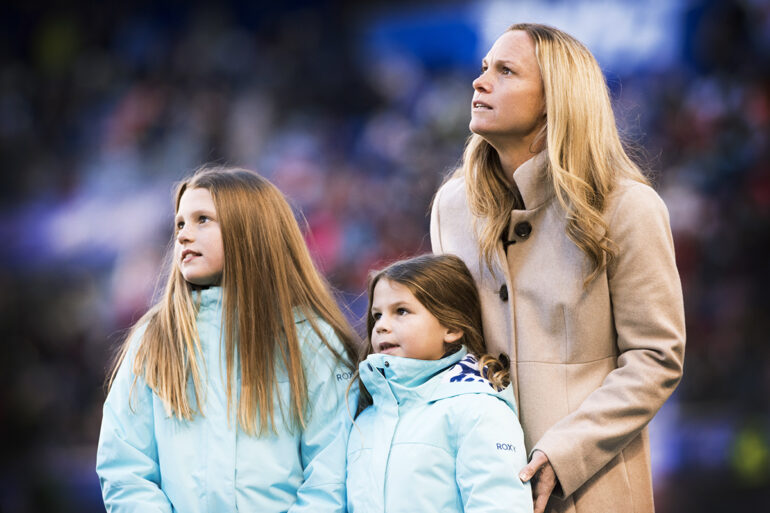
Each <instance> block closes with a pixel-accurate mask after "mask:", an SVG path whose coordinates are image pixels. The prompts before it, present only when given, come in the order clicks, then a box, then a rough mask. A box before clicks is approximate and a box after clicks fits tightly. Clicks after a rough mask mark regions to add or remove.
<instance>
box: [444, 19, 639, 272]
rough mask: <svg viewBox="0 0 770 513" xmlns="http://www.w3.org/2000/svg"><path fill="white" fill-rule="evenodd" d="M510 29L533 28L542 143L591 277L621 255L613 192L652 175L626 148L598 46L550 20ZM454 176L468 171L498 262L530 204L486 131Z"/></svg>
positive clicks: (490, 257)
mask: <svg viewBox="0 0 770 513" xmlns="http://www.w3.org/2000/svg"><path fill="white" fill-rule="evenodd" d="M508 30H509V31H513V30H521V31H523V32H526V33H527V34H528V35H529V37H530V38H531V39H532V41H533V42H534V45H535V57H536V58H537V62H538V65H539V67H540V74H541V77H542V80H543V93H544V97H545V109H546V120H545V125H544V126H543V128H542V131H541V132H540V134H539V135H538V139H537V143H538V144H541V143H542V142H545V151H546V152H547V164H546V165H547V170H548V176H549V177H550V182H551V183H550V186H551V187H552V188H553V190H554V193H555V196H556V198H557V200H558V201H559V203H560V205H561V207H562V208H563V209H564V211H565V215H566V218H567V228H566V232H567V236H568V237H569V238H570V239H571V240H572V241H573V242H574V243H575V244H576V245H577V246H578V247H579V248H580V249H581V251H583V253H584V254H585V255H586V256H587V257H588V259H589V262H590V264H591V265H590V272H589V275H588V276H587V278H586V280H585V284H588V283H590V282H591V281H592V280H593V279H594V278H595V277H596V276H598V274H599V273H600V272H601V271H602V270H603V269H604V268H606V266H607V265H608V264H609V263H610V261H611V260H612V259H613V258H614V256H615V248H614V245H613V243H612V241H611V240H610V239H609V237H608V236H607V223H606V221H605V220H604V218H603V212H604V206H605V201H606V199H607V195H608V194H609V193H610V192H611V191H612V189H613V187H614V186H615V184H616V183H617V181H618V179H619V178H622V177H625V178H629V179H631V180H634V181H637V182H641V183H648V181H647V179H646V178H645V177H644V175H643V174H642V172H641V171H640V170H639V168H638V167H637V165H636V164H634V162H633V161H632V160H631V159H630V158H629V156H628V155H627V153H626V151H625V149H624V148H623V144H622V142H621V140H620V136H619V134H618V130H617V127H616V124H615V116H614V114H613V111H612V105H611V103H610V97H609V92H608V90H607V85H606V83H605V80H604V75H603V74H602V71H601V69H600V67H599V64H598V63H597V62H596V59H595V58H594V56H593V55H592V54H591V52H590V51H589V50H588V49H587V48H586V47H585V46H584V45H583V44H582V43H581V42H580V41H578V40H577V39H575V38H573V37H572V36H570V35H569V34H567V33H565V32H562V31H561V30H558V29H556V28H553V27H550V26H547V25H539V24H534V23H520V24H517V25H512V26H511V27H509V29H508ZM454 176H458V177H464V178H465V187H466V193H467V197H468V203H469V205H470V209H471V212H472V213H473V214H474V216H475V218H476V221H477V222H476V227H477V229H478V230H479V241H480V254H481V256H482V257H483V258H484V260H485V261H486V263H487V266H488V267H489V268H490V269H492V268H493V261H494V258H495V254H496V248H497V245H498V244H499V242H500V237H501V234H503V233H504V232H505V230H506V229H507V228H508V224H509V222H510V213H511V210H514V209H521V208H524V205H522V204H521V199H520V196H519V194H518V191H517V190H516V189H515V187H514V188H512V187H511V185H510V184H509V181H508V179H507V178H506V177H505V173H504V172H503V169H502V166H501V164H500V159H499V157H498V154H497V151H496V150H495V149H494V148H493V147H492V145H491V144H489V142H487V141H486V140H485V139H484V138H483V137H482V136H480V135H478V134H473V135H471V136H470V137H469V139H468V142H467V143H466V146H465V151H464V152H463V162H462V166H461V167H460V168H458V169H457V170H456V171H455V173H454ZM479 221H483V222H481V223H479Z"/></svg>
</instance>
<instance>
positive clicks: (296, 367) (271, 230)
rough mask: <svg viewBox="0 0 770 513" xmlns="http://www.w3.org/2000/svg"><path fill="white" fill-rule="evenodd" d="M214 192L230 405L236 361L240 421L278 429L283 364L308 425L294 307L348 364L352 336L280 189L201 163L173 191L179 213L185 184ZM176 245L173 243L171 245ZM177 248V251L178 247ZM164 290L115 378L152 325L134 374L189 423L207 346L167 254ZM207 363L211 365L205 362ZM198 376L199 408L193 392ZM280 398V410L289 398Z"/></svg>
mask: <svg viewBox="0 0 770 513" xmlns="http://www.w3.org/2000/svg"><path fill="white" fill-rule="evenodd" d="M196 188H202V189H206V190H208V191H209V192H210V193H211V196H212V198H213V201H214V206H215V208H216V212H217V216H218V218H219V224H220V229H221V231H222V245H223V251H224V265H223V271H222V280H221V285H222V289H223V302H222V311H223V340H224V344H225V358H226V365H227V383H226V391H227V403H228V411H229V410H230V408H231V407H232V406H233V403H234V398H235V397H236V395H235V391H234V390H233V388H234V386H233V382H234V381H235V375H234V372H235V365H236V361H237V362H238V364H239V366H240V368H239V370H240V377H241V384H240V389H239V390H238V395H237V397H238V405H237V420H238V424H239V425H240V427H241V428H242V429H243V430H244V431H245V432H246V433H248V434H250V435H255V434H263V433H265V431H266V430H267V429H268V428H270V429H272V430H273V431H275V411H274V403H275V401H274V396H275V394H276V393H277V387H276V379H277V372H278V368H279V366H280V365H282V366H283V368H285V369H286V371H287V374H288V379H289V383H290V394H289V395H290V397H289V398H288V403H289V405H288V406H289V415H290V416H289V419H286V420H287V421H288V425H289V426H291V427H292V428H294V427H302V428H304V427H305V425H306V421H307V415H308V404H307V381H306V378H305V372H304V369H303V366H302V354H301V349H300V341H299V339H298V336H297V331H296V329H295V321H294V316H295V312H296V313H298V314H301V315H302V316H304V317H305V318H306V319H307V320H308V321H309V322H310V325H311V326H312V329H313V331H314V332H315V334H316V335H318V337H319V338H320V339H321V340H322V341H323V343H324V344H325V345H326V346H327V347H328V348H329V350H330V351H332V353H333V354H334V355H335V356H336V357H337V358H338V359H339V360H340V361H342V362H344V363H345V364H346V365H348V366H349V367H351V368H352V365H351V364H352V360H353V358H354V355H355V354H356V351H357V348H356V346H357V344H356V337H355V335H354V334H353V331H352V330H351V328H350V326H349V325H348V323H347V321H346V320H345V317H344V316H343V314H342V312H341V311H340V309H339V307H338V306H337V303H336V302H335V300H334V297H333V295H332V293H331V289H330V287H329V285H328V284H327V283H326V281H325V280H324V279H323V277H322V276H321V275H320V273H319V272H318V270H317V269H316V267H315V265H314V264H313V261H312V259H311V257H310V253H309V252H308V249H307V246H306V245H305V241H304V239H303V236H302V233H301V230H300V228H299V226H298V224H297V221H296V220H295V218H294V215H293V213H292V210H291V208H290V207H289V205H288V203H287V202H286V199H285V198H284V197H283V195H282V194H281V192H280V191H279V190H278V189H277V188H276V187H275V186H273V184H271V183H270V182H269V181H268V180H266V179H265V178H263V177H261V176H259V175H258V174H257V173H254V172H253V171H249V170H245V169H238V168H221V167H205V168H202V169H200V170H198V171H197V172H195V174H193V175H192V176H191V177H189V178H187V179H185V180H183V181H182V182H181V183H179V184H178V186H177V188H176V194H175V196H174V211H175V212H176V211H177V210H178V209H179V202H180V200H181V198H182V195H183V194H184V193H185V191H186V190H188V189H196ZM172 245H173V243H172ZM172 254H173V253H172ZM169 260H170V269H169V273H168V280H167V282H166V286H165V291H164V294H163V296H162V298H161V300H160V301H159V302H158V303H157V304H155V305H154V306H153V307H152V308H151V309H150V310H149V311H148V312H147V313H146V314H145V315H144V316H143V317H142V318H141V319H140V320H139V321H138V322H137V323H136V325H135V326H134V328H133V329H132V330H131V333H130V334H129V336H128V337H127V339H126V341H125V343H124V344H123V348H122V351H121V353H120V355H119V357H118V360H117V362H116V365H115V367H114V370H113V372H112V377H111V379H110V384H111V383H112V381H113V380H114V378H115V374H116V373H117V371H118V368H119V366H120V364H121V362H122V361H123V359H125V357H126V354H127V352H128V349H129V343H130V341H131V339H132V338H133V334H134V332H136V331H137V330H139V329H140V328H141V327H142V326H144V325H146V326H147V327H146V330H145V332H144V334H143V336H142V340H141V343H140V345H139V347H138V350H137V352H136V357H135V359H134V363H133V369H132V370H133V373H134V375H135V381H134V384H136V377H139V376H141V377H142V378H144V380H145V382H146V383H147V385H148V386H149V387H150V388H151V389H152V390H153V392H155V394H157V396H158V397H159V398H160V399H161V400H162V401H163V405H164V407H165V408H166V412H167V414H168V415H170V416H171V415H173V416H176V417H177V418H179V419H184V420H188V421H189V420H192V418H193V417H194V415H195V414H196V412H197V413H200V414H203V408H202V406H203V404H204V398H203V396H202V390H203V385H202V377H201V368H200V364H199V361H200V362H202V361H203V359H202V358H201V346H200V339H199V335H198V330H197V326H196V315H197V311H198V307H199V305H198V304H196V303H195V301H194V298H193V294H192V291H193V290H194V289H196V288H198V287H195V286H194V285H191V284H190V283H188V282H187V281H186V280H185V279H184V277H183V276H182V273H181V271H180V269H179V265H178V262H175V261H174V259H173V258H170V259H169ZM319 319H320V320H323V321H325V322H326V323H328V324H329V325H330V326H331V328H332V329H333V330H334V333H335V335H336V336H337V337H338V338H339V340H340V342H341V343H342V346H343V348H344V351H343V353H342V354H340V353H338V352H337V351H336V350H335V349H334V347H333V346H332V345H331V343H330V341H329V340H327V338H326V336H325V335H324V333H323V331H322V329H321V328H320V326H319ZM204 365H205V363H204ZM190 379H191V380H192V389H193V392H194V396H195V405H194V406H193V405H192V404H190V400H189V399H188V380H190ZM284 400H286V398H281V402H278V404H279V408H280V410H281V414H282V415H283V414H284V411H283V408H284V405H283V402H282V401H284Z"/></svg>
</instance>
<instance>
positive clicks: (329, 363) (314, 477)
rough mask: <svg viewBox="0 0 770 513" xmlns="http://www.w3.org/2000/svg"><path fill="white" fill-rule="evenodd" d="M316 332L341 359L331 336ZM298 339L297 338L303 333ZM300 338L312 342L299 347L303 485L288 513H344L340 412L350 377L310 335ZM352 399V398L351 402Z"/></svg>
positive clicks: (343, 414) (344, 428) (344, 430)
mask: <svg viewBox="0 0 770 513" xmlns="http://www.w3.org/2000/svg"><path fill="white" fill-rule="evenodd" d="M308 326H309V323H308ZM321 326H322V327H323V328H324V335H325V336H326V339H327V340H328V341H329V343H330V344H332V345H333V346H334V347H335V349H336V350H337V351H338V352H339V353H340V354H343V351H344V350H343V348H342V345H341V344H340V343H339V340H338V339H337V336H336V334H334V332H333V330H332V329H331V328H329V327H328V326H327V325H325V324H321ZM298 335H300V336H302V332H301V331H300V332H299V333H298ZM305 337H311V340H307V341H306V342H305V343H304V344H303V346H304V347H303V352H304V354H303V359H304V361H305V362H306V365H305V369H306V379H307V385H308V405H309V408H310V409H309V412H310V415H309V419H308V422H307V425H306V427H305V429H304V431H303V433H302V437H301V444H300V450H301V455H302V466H303V467H304V482H303V483H302V484H301V485H300V487H299V488H298V489H297V501H296V502H295V503H294V505H293V506H292V507H291V508H290V509H289V512H290V513H311V512H312V513H327V512H328V513H332V512H334V513H345V511H346V509H347V504H346V489H345V459H346V454H347V439H348V433H349V431H350V426H351V422H350V421H349V416H348V414H347V411H346V409H345V392H346V390H347V386H348V383H349V382H350V377H351V371H350V369H348V368H347V366H346V365H345V364H343V363H342V362H340V361H338V360H337V358H336V357H335V356H334V355H333V354H332V352H331V351H330V350H329V349H328V348H327V347H326V346H325V345H324V344H323V343H322V342H321V341H320V340H319V339H318V336H317V335H316V334H315V332H313V331H312V330H308V331H307V332H306V334H305ZM354 399H355V397H354V394H352V393H351V399H350V401H353V400H354ZM351 404H353V403H351ZM351 407H352V406H351Z"/></svg>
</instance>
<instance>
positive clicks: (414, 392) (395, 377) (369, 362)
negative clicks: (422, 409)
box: [358, 347, 468, 403]
mask: <svg viewBox="0 0 770 513" xmlns="http://www.w3.org/2000/svg"><path fill="white" fill-rule="evenodd" d="M466 354H468V351H467V350H466V349H465V347H463V348H461V349H460V350H459V351H457V352H456V353H453V354H451V355H449V356H445V357H444V358H441V359H440V360H416V359H414V358H403V357H399V356H390V355H386V354H381V353H375V354H370V355H369V356H368V357H367V358H366V360H364V361H363V362H361V364H360V365H359V366H358V372H359V374H360V376H361V381H362V382H363V384H364V386H365V387H366V389H367V390H368V391H369V393H370V394H371V395H372V398H373V399H374V398H376V396H378V395H381V394H384V395H386V396H387V395H390V394H392V395H393V396H394V397H395V399H396V401H397V402H399V403H400V402H402V401H403V400H405V399H407V398H409V397H421V396H423V395H424V394H430V392H431V391H432V390H433V387H432V386H429V385H428V382H429V381H431V378H433V377H434V376H436V375H437V374H440V373H441V372H442V371H444V370H445V369H446V368H447V367H451V366H452V365H454V364H455V363H457V362H458V361H459V360H461V359H462V358H463V357H464V356H465V355H466ZM427 389H430V390H427Z"/></svg>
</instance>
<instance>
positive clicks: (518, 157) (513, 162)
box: [490, 142, 543, 182]
mask: <svg viewBox="0 0 770 513" xmlns="http://www.w3.org/2000/svg"><path fill="white" fill-rule="evenodd" d="M490 144H491V143H490ZM542 146H543V145H542V144H532V143H531V142H530V143H527V144H525V143H522V144H515V145H514V144H497V145H495V144H493V145H492V147H493V148H495V150H496V151H497V156H498V158H499V159H500V166H501V167H502V169H503V174H504V175H505V178H506V179H507V180H508V181H509V182H511V181H512V180H513V173H514V171H516V170H517V169H518V168H519V166H521V165H522V164H523V163H525V162H526V161H528V160H529V159H531V158H532V157H534V156H535V155H537V154H538V153H540V151H542V149H543V147H542Z"/></svg>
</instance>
